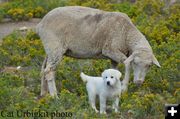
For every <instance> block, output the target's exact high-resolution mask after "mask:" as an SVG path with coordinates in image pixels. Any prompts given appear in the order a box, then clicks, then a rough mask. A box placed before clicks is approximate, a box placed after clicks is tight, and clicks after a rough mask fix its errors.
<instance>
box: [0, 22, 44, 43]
mask: <svg viewBox="0 0 180 119" xmlns="http://www.w3.org/2000/svg"><path fill="white" fill-rule="evenodd" d="M40 20H41V19H31V20H29V21H20V22H2V23H0V43H1V42H2V38H4V37H5V36H7V35H8V34H10V33H11V32H13V31H14V30H19V29H20V28H22V27H27V28H28V29H31V28H34V27H35V26H36V25H37V24H38V23H39V22H40Z"/></svg>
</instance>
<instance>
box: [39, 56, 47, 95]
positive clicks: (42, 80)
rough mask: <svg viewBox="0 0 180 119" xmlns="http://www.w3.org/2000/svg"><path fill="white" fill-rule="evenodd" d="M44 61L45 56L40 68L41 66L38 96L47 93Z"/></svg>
mask: <svg viewBox="0 0 180 119" xmlns="http://www.w3.org/2000/svg"><path fill="white" fill-rule="evenodd" d="M46 63H47V56H46V58H45V59H44V62H43V65H42V68H41V94H40V96H45V95H46V94H47V93H48V85H47V80H46V79H45V74H44V70H45V68H46Z"/></svg>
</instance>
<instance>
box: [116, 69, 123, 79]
mask: <svg viewBox="0 0 180 119" xmlns="http://www.w3.org/2000/svg"><path fill="white" fill-rule="evenodd" d="M121 76H122V74H121V72H120V71H117V73H116V79H118V80H119V79H120V78H121Z"/></svg>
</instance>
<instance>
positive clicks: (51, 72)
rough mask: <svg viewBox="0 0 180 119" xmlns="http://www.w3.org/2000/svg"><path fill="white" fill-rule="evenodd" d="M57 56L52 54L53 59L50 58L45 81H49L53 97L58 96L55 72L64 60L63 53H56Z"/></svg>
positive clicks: (49, 88)
mask: <svg viewBox="0 0 180 119" xmlns="http://www.w3.org/2000/svg"><path fill="white" fill-rule="evenodd" d="M55 54H56V55H53V57H52V54H51V57H48V59H47V63H46V68H45V70H44V72H45V79H46V81H47V87H48V91H49V93H50V95H51V96H53V97H58V96H57V89H56V84H55V70H56V67H57V65H58V63H59V62H60V61H61V60H62V57H63V53H55Z"/></svg>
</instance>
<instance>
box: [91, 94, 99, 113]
mask: <svg viewBox="0 0 180 119" xmlns="http://www.w3.org/2000/svg"><path fill="white" fill-rule="evenodd" d="M89 102H90V105H91V107H92V108H93V109H94V110H95V112H96V113H98V112H99V111H98V110H97V109H96V95H93V94H89Z"/></svg>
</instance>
